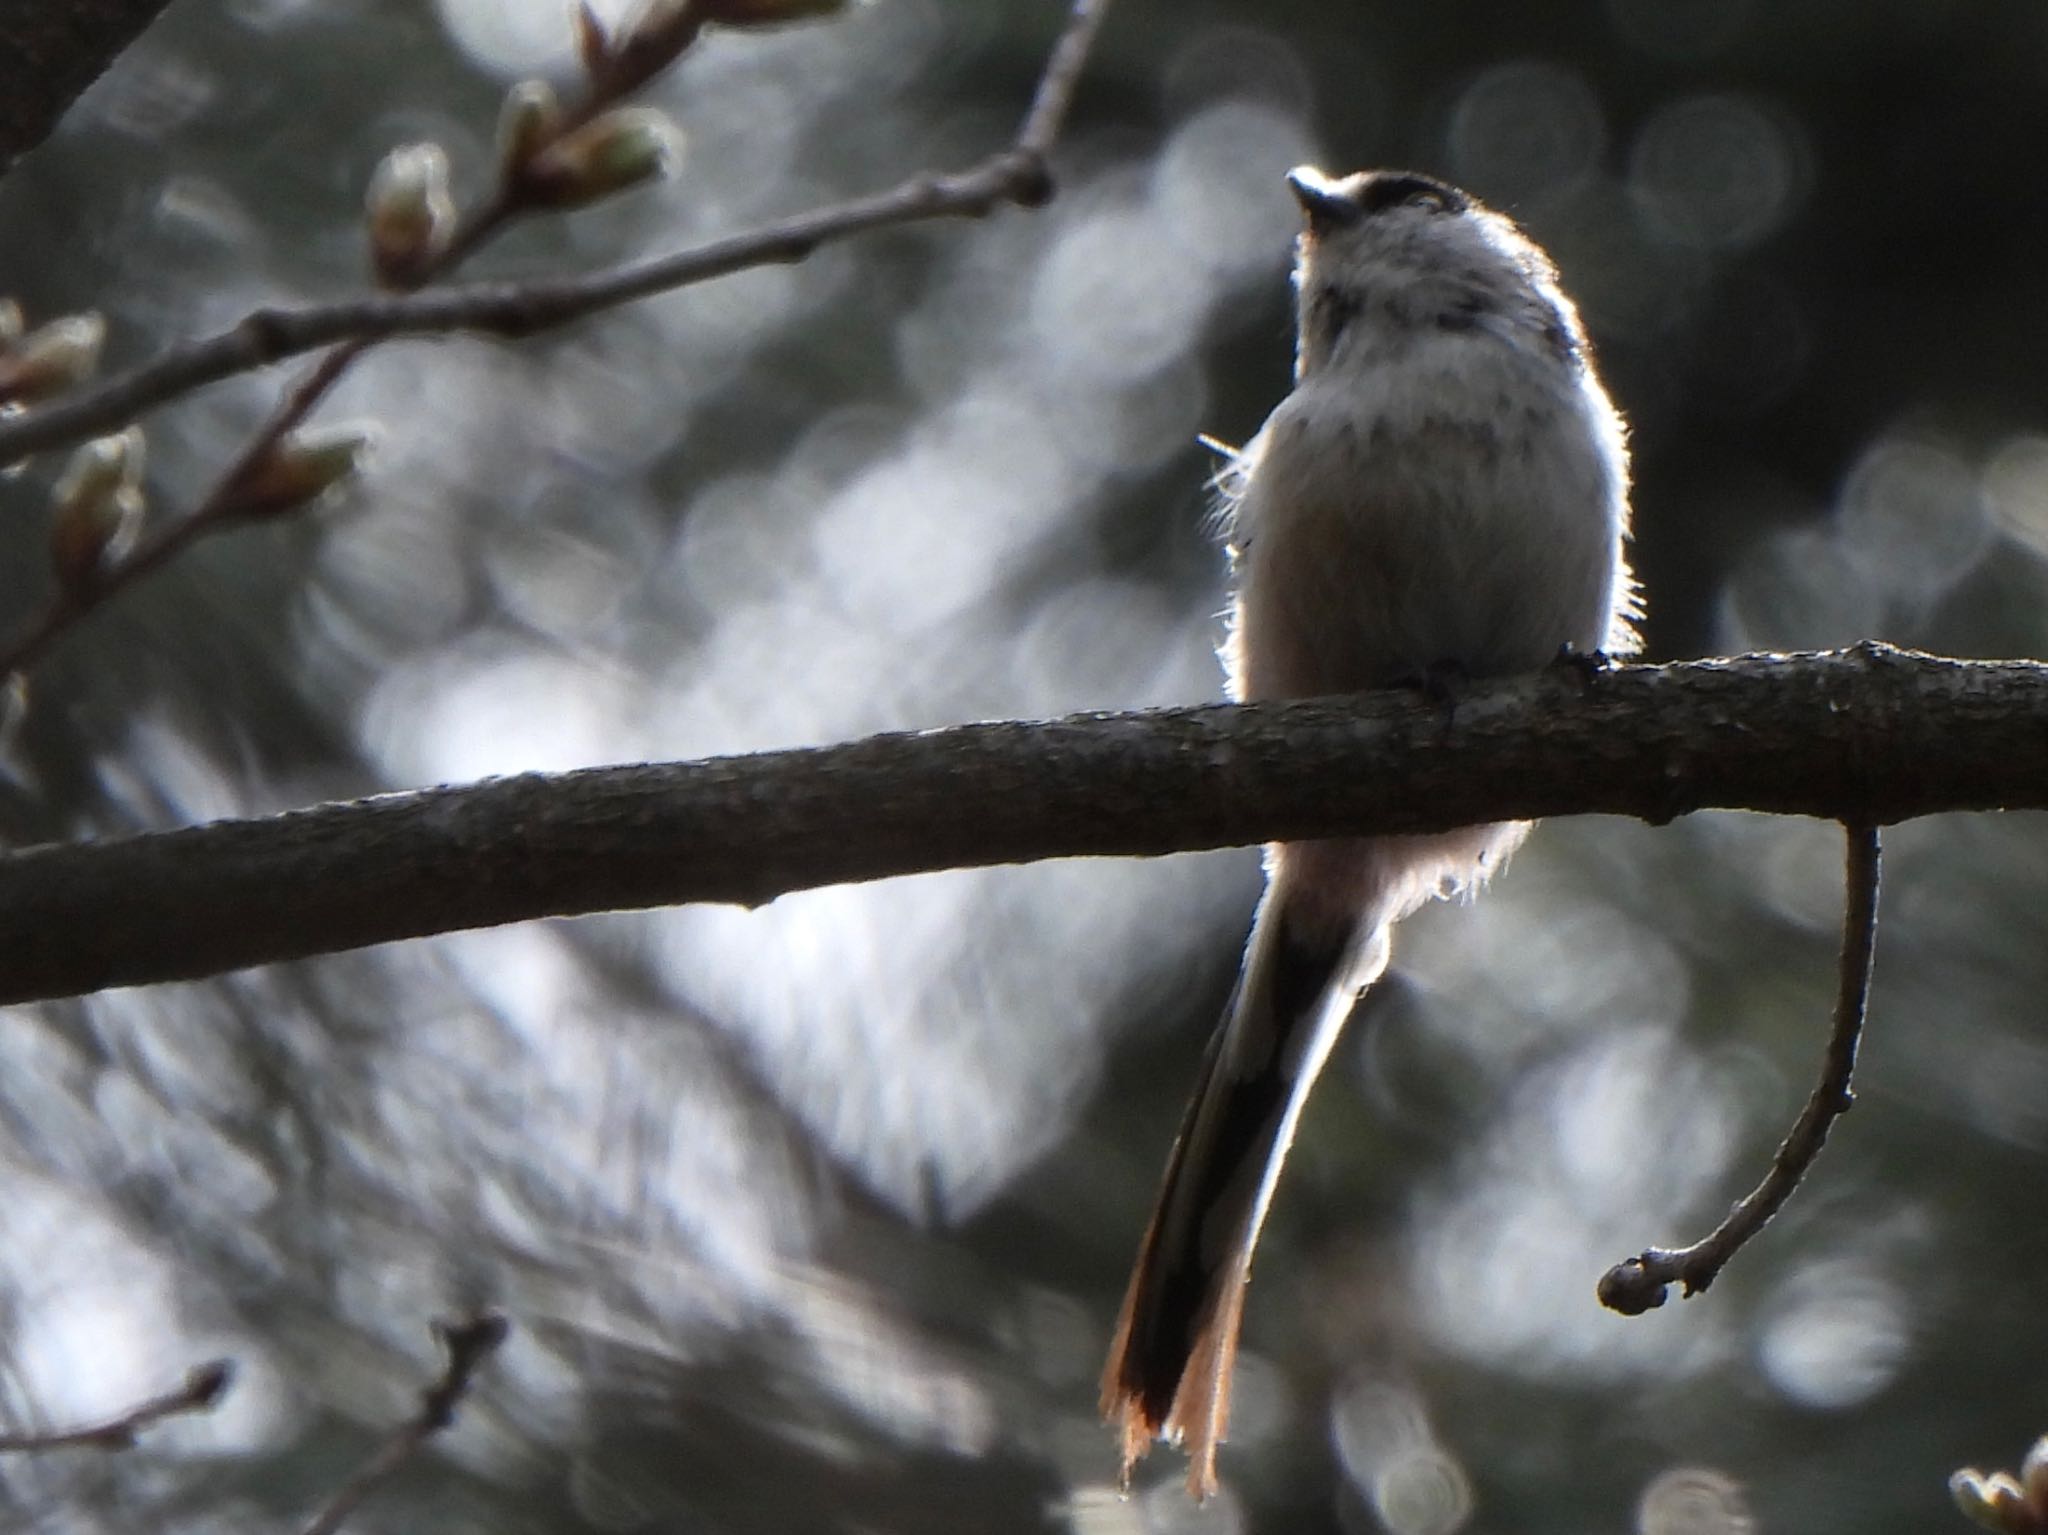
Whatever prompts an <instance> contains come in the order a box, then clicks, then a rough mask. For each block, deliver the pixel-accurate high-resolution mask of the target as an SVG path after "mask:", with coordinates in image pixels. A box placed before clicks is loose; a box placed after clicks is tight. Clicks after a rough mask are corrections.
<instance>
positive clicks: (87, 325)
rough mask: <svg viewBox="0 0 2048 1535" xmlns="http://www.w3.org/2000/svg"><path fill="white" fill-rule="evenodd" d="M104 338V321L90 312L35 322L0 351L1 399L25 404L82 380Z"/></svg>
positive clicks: (88, 374)
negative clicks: (34, 326) (43, 323)
mask: <svg viewBox="0 0 2048 1535" xmlns="http://www.w3.org/2000/svg"><path fill="white" fill-rule="evenodd" d="M106 340H107V322H106V321H105V320H103V319H102V318H100V316H99V315H97V314H93V313H86V314H69V315H65V316H64V317H63V318H61V319H57V320H52V321H50V322H49V323H48V324H47V325H40V326H38V327H37V328H36V329H34V330H32V331H30V332H29V333H28V334H27V335H26V336H24V337H22V338H21V339H20V340H19V341H17V342H15V344H14V345H12V346H11V347H9V348H8V349H7V350H6V352H5V353H4V354H0V400H15V401H20V402H22V403H24V404H26V403H29V402H32V401H35V400H45V399H48V398H49V397H50V396H51V395H53V394H62V393H63V392H64V391H65V390H66V389H70V388H73V387H75V386H77V385H79V384H82V383H84V382H85V381H86V380H87V379H89V378H91V377H92V373H93V369H95V368H97V367H98V366H99V361H100V348H101V347H102V346H104V345H105V344H106Z"/></svg>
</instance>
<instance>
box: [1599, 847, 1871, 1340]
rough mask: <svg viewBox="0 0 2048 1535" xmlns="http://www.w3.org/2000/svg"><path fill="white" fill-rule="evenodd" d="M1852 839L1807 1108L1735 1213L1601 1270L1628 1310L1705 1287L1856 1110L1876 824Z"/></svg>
mask: <svg viewBox="0 0 2048 1535" xmlns="http://www.w3.org/2000/svg"><path fill="white" fill-rule="evenodd" d="M1842 830H1843V832H1844V834H1845V835H1846V837H1847V839H1848V848H1849V852H1848V869H1847V872H1846V875H1845V880H1846V884H1847V899H1846V901H1845V903H1844V908H1843V916H1842V954H1841V960H1840V970H1839V972H1838V982H1837V989H1836V994H1835V1022H1834V1028H1833V1029H1832V1030H1831V1031H1830V1033H1829V1035H1828V1047H1827V1053H1826V1054H1825V1055H1824V1056H1823V1057H1822V1059H1821V1068H1820V1079H1819V1080H1818V1081H1817V1082H1815V1083H1814V1086H1813V1092H1812V1093H1811V1094H1810V1095H1808V1097H1807V1100H1806V1107H1805V1108H1803V1109H1801V1110H1800V1112H1799V1118H1798V1119H1796V1120H1795V1121H1793V1124H1792V1128H1791V1130H1790V1131H1789V1132H1788V1133H1787V1134H1786V1136H1785V1139H1784V1141H1783V1142H1782V1143H1781V1144H1780V1145H1779V1147H1778V1152H1777V1155H1776V1156H1774V1157H1772V1158H1771V1166H1770V1171H1768V1172H1767V1173H1765V1174H1764V1177H1763V1181H1762V1182H1761V1183H1759V1184H1758V1185H1757V1186H1756V1187H1755V1188H1754V1189H1751V1190H1750V1191H1749V1193H1748V1194H1747V1195H1745V1196H1744V1197H1743V1198H1742V1199H1741V1200H1740V1201H1738V1202H1737V1204H1736V1206H1735V1208H1734V1209H1732V1210H1730V1211H1729V1212H1728V1218H1727V1219H1726V1220H1724V1221H1722V1222H1721V1224H1720V1225H1719V1226H1717V1227H1715V1228H1714V1230H1713V1231H1711V1232H1710V1233H1708V1234H1707V1235H1706V1236H1705V1237H1702V1238H1701V1239H1700V1240H1699V1241H1697V1242H1695V1243H1693V1244H1692V1245H1691V1246H1690V1247H1679V1248H1668V1247H1652V1248H1648V1249H1646V1250H1644V1251H1643V1252H1641V1253H1639V1254H1637V1255H1636V1256H1635V1257H1633V1258H1627V1259H1624V1260H1623V1261H1622V1262H1620V1263H1617V1264H1616V1265H1615V1266H1614V1267H1613V1268H1611V1269H1609V1270H1608V1271H1607V1272H1606V1273H1605V1274H1603V1275H1602V1276H1601V1277H1600V1285H1599V1295H1600V1303H1601V1304H1602V1305H1603V1306H1606V1307H1607V1308H1608V1309H1610V1310H1613V1311H1619V1312H1621V1313H1622V1314H1623V1315H1624V1316H1641V1315H1642V1314H1643V1313H1644V1312H1645V1311H1652V1310H1655V1309H1656V1308H1657V1307H1659V1306H1661V1305H1663V1304H1664V1302H1665V1299H1666V1298H1667V1296H1668V1294H1669V1291H1670V1287H1671V1286H1672V1285H1674V1284H1676V1285H1679V1286H1681V1293H1683V1294H1685V1295H1688V1296H1692V1295H1697V1294H1699V1293H1700V1292H1701V1291H1702V1290H1704V1289H1706V1288H1707V1286H1708V1285H1710V1284H1712V1283H1713V1282H1714V1280H1715V1278H1716V1277H1717V1276H1718V1275H1719V1274H1720V1272H1721V1270H1722V1269H1723V1268H1725V1267H1726V1266H1727V1264H1728V1260H1729V1259H1730V1258H1733V1257H1734V1256H1735V1254H1736V1253H1737V1252H1739V1251H1740V1250H1741V1249H1742V1247H1743V1245H1744V1244H1745V1243H1747V1242H1748V1241H1749V1240H1750V1238H1752V1237H1754V1236H1755V1235H1756V1234H1757V1233H1758V1232H1759V1231H1761V1230H1763V1229H1764V1226H1765V1224H1766V1223H1767V1222H1768V1221H1769V1220H1770V1218H1771V1217H1772V1216H1774V1215H1776V1214H1777V1213H1778V1211H1779V1210H1780V1209H1781V1208H1782V1207H1783V1206H1784V1203H1785V1201H1786V1200H1788V1199H1790V1198H1791V1197H1792V1191H1793V1190H1794V1189H1796V1188H1798V1187H1799V1184H1800V1181H1801V1180H1802V1179H1803V1178H1805V1176H1806V1173H1807V1170H1808V1169H1809V1168H1811V1167H1812V1166H1813V1163H1814V1159H1815V1158H1816V1157H1818V1156H1819V1155H1820V1151H1821V1147H1823V1146H1824V1145H1826V1144H1827V1139H1828V1131H1830V1130H1831V1129H1833V1128H1834V1124H1835V1121H1836V1120H1837V1119H1839V1118H1841V1116H1842V1115H1844V1114H1846V1113H1848V1112H1849V1108H1850V1106H1851V1105H1852V1104H1853V1103H1855V1101H1856V1095H1855V1093H1854V1092H1853V1091H1852V1089H1851V1079H1852V1078H1853V1077H1854V1075H1855V1072H1856V1046H1857V1043H1858V1041H1859V1040H1860V1039H1861V1038H1862V1036H1863V1016H1864V1009H1865V1007H1866V1005H1867V1003H1868V1001H1869V998H1870V963H1871V958H1872V956H1873V954H1874V953H1875V951H1876V948H1877V886H1878V863H1879V857H1878V837H1877V828H1876V827H1875V826H1874V825H1870V824H1867V823H1865V824H1856V823H1845V824H1844V826H1843V828H1842Z"/></svg>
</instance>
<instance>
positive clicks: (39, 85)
mask: <svg viewBox="0 0 2048 1535" xmlns="http://www.w3.org/2000/svg"><path fill="white" fill-rule="evenodd" d="M169 3H170V0H64V3H63V4H53V5H10V6H8V7H7V10H6V15H5V19H4V21H0V173H4V172H5V171H6V170H7V169H9V168H11V167H12V166H13V164H14V162H15V160H17V159H18V158H20V157H21V156H22V155H24V154H26V153H27V152H28V151H29V150H31V149H34V148H35V147H36V145H38V144H40V143H42V141H43V140H44V139H46V138H48V137H49V136H50V130H51V129H53V128H55V127H56V126H57V121H58V119H59V118H61V117H62V116H63V115H64V114H65V112H67V111H68V110H70V107H71V103H72V102H74V101H76V100H77V99H78V97H79V95H80V94H81V93H82V92H83V91H84V90H85V88H86V87H87V86H88V85H91V84H92V83H93V81H94V80H96V79H98V78H99V77H100V75H101V74H102V73H103V72H104V71H105V70H106V68H107V66H108V65H109V64H112V63H113V62H114V60H115V59H116V58H118V57H120V55H121V53H122V52H123V50H125V49H126V48H127V47H128V45H129V44H130V43H132V42H134V41H135V39H136V38H138V37H140V36H141V35H142V32H143V29H144V28H145V27H147V26H148V25H149V24H150V23H151V22H152V21H155V20H156V18H157V14H158V13H159V12H160V11H162V10H163V9H164V8H165V7H166V6H167V5H168V4H169Z"/></svg>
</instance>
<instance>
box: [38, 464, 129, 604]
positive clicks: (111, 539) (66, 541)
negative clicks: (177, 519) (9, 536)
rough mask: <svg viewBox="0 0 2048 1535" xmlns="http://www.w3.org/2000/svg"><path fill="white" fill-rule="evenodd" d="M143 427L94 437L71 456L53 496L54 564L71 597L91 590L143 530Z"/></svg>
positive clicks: (52, 558)
mask: <svg viewBox="0 0 2048 1535" xmlns="http://www.w3.org/2000/svg"><path fill="white" fill-rule="evenodd" d="M142 456H143V441H142V428H141V427H138V426H131V427H129V428H128V429H127V430H126V431H125V432H118V433H116V434H115V435H113V436H111V437H96V438H94V439H93V440H92V441H91V442H88V443H85V444H83V445H81V446H80V447H79V448H78V449H77V450H76V451H75V452H73V453H72V455H71V458H70V461H69V462H68V463H66V464H65V466H64V473H63V474H62V475H61V476H59V477H58V480H57V483H56V485H55V487H53V489H52V490H51V492H50V501H51V505H52V506H53V507H54V509H55V511H56V519H55V520H54V521H53V522H52V523H51V524H50V565H51V568H52V569H53V570H54V571H55V572H56V574H57V582H58V584H59V585H60V586H62V587H63V588H64V589H65V590H66V591H68V592H78V591H83V590H85V589H87V588H89V587H91V586H92V585H93V584H94V583H95V582H96V581H97V580H98V579H99V577H100V574H101V572H103V571H104V570H106V568H107V567H108V566H109V565H110V564H112V563H113V562H114V561H116V560H118V559H119V558H120V557H121V556H122V555H123V554H125V553H126V552H127V550H128V548H129V546H130V545H131V544H133V543H134V541H135V534H136V530H137V529H138V528H140V527H141V525H142V514H143V500H142Z"/></svg>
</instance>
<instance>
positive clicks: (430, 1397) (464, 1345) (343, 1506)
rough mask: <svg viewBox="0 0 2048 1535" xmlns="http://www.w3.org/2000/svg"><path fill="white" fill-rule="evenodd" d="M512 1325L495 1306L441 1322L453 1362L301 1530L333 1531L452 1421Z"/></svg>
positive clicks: (323, 1534) (439, 1330)
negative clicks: (416, 1406) (457, 1320)
mask: <svg viewBox="0 0 2048 1535" xmlns="http://www.w3.org/2000/svg"><path fill="white" fill-rule="evenodd" d="M511 1330H512V1328H511V1324H510V1323H508V1322H507V1321H506V1320H505V1319H504V1317H502V1316H500V1315H499V1314H498V1313H497V1312H495V1311H486V1312H482V1313H480V1314H478V1315H476V1316H473V1317H469V1318H466V1319H464V1320H462V1321H459V1322H438V1323H436V1324H435V1326H434V1331H435V1333H436V1334H437V1335H438V1336H439V1337H440V1340H441V1346H442V1347H443V1348H444V1349H445V1350H446V1351H447V1354H448V1363H447V1367H446V1368H445V1369H443V1370H442V1371H441V1375H440V1378H439V1379H437V1380H436V1381H435V1382H434V1383H433V1384H432V1385H431V1386H429V1387H427V1388H426V1390H425V1391H423V1392H421V1393H420V1410H419V1411H418V1412H416V1413H414V1414H413V1415H412V1417H410V1418H408V1419H407V1420H406V1421H405V1422H404V1423H402V1424H400V1425H399V1426H398V1428H397V1429H396V1430H394V1431H393V1433H392V1435H391V1437H390V1438H389V1439H387V1440H385V1441H384V1443H383V1444H382V1445H381V1446H379V1447H378V1450H377V1453H376V1454H374V1455H372V1456H371V1457H370V1458H369V1459H368V1460H367V1461H365V1462H363V1464H362V1466H361V1467H360V1468H359V1469H358V1470H357V1471H356V1474H355V1475H354V1476H352V1477H350V1478H349V1479H348V1480H347V1481H346V1482H344V1483H343V1484H342V1485H341V1486H340V1487H339V1488H338V1489H336V1491H335V1493H334V1496H333V1497H331V1498H329V1499H328V1500H327V1502H326V1503H324V1504H323V1505H322V1506H321V1508H320V1511H319V1512H318V1513H316V1514H315V1515H314V1516H313V1517H312V1518H311V1519H309V1520H308V1521H307V1522H306V1524H305V1527H304V1528H303V1529H302V1530H301V1532H300V1535H334V1532H335V1531H336V1530H338V1529H340V1528H341V1523H342V1521H343V1520H344V1519H346V1518H348V1516H349V1515H350V1514H352V1513H354V1512H355V1511H356V1509H357V1508H358V1507H360V1506H361V1504H362V1501H363V1499H365V1498H367V1497H368V1496H369V1495H370V1494H371V1493H373V1492H375V1491H376V1490H377V1488H378V1487H379V1486H380V1485H382V1484H383V1482H385V1481H386V1480H387V1479H388V1478H389V1477H390V1476H391V1475H392V1474H393V1473H394V1472H396V1471H397V1470H398V1469H399V1468H400V1467H401V1466H403V1465H404V1464H405V1463H406V1462H407V1461H409V1460H411V1459H412V1458H413V1456H415V1455H417V1454H418V1453H419V1452H420V1447H421V1446H422V1445H424V1444H425V1443H426V1442H427V1441H428V1440H429V1439H431V1438H433V1437H434V1435H436V1434H438V1433H440V1432H442V1431H443V1430H444V1429H446V1428H447V1427H448V1426H449V1425H450V1424H451V1423H453V1422H454V1421H455V1409H456V1408H457V1407H459V1406H460V1405H461V1403H462V1399H463V1398H464V1397H465V1396H467V1395H468V1394H469V1387H470V1382H471V1381H472V1380H473V1379H474V1378H475V1375H476V1372H477V1371H478V1370H479V1369H480V1368H482V1366H483V1363H484V1361H485V1360H486V1359H489V1358H490V1357H491V1355H492V1354H494V1353H496V1352H497V1350H498V1346H499V1345H500V1344H502V1343H503V1342H504V1341H505V1339H506V1337H507V1335H508V1334H509V1333H510V1332H511Z"/></svg>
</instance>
